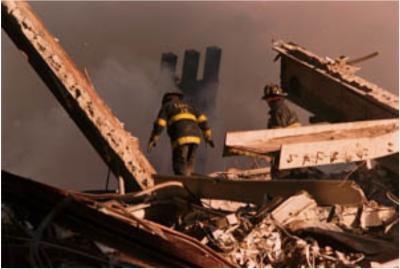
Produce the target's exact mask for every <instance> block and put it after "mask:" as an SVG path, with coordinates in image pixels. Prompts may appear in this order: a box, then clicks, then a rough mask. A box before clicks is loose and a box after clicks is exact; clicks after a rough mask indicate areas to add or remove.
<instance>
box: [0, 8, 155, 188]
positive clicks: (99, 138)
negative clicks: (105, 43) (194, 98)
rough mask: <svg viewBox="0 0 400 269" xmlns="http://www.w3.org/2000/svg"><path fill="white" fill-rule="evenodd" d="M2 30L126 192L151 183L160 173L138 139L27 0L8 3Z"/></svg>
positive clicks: (4, 11)
mask: <svg viewBox="0 0 400 269" xmlns="http://www.w3.org/2000/svg"><path fill="white" fill-rule="evenodd" d="M1 5H2V28H3V29H4V31H5V32H6V33H7V34H8V36H9V37H10V38H11V40H12V41H13V42H14V44H15V45H16V46H17V47H18V49H20V50H22V51H23V52H24V53H25V54H26V55H27V57H28V61H29V63H30V64H31V65H32V67H33V68H34V70H35V71H36V72H37V74H38V75H39V76H40V78H41V79H42V80H43V82H44V83H45V84H46V85H47V86H48V87H49V89H50V90H51V92H52V93H53V94H54V95H55V97H56V98H57V100H58V101H59V102H60V104H61V105H62V106H63V108H64V109H65V110H66V111H67V113H68V114H69V116H70V117H71V118H72V119H73V120H74V122H75V123H76V124H77V125H78V127H79V129H80V130H81V131H82V132H83V133H84V135H85V136H86V138H87V139H88V140H89V142H90V143H91V144H92V146H93V147H94V148H95V149H96V151H97V152H98V153H99V155H100V156H101V158H102V159H103V160H104V162H105V163H106V164H107V165H108V166H109V167H110V169H111V170H112V172H113V173H114V174H115V176H116V178H119V177H122V178H123V179H124V183H125V189H126V190H127V191H132V190H139V189H145V188H147V187H149V186H152V184H153V182H152V177H151V175H152V174H154V173H155V170H154V168H153V167H152V166H151V164H150V163H149V161H148V160H147V159H146V157H145V156H144V155H143V154H142V152H141V150H140V146H139V142H138V139H137V138H136V137H133V136H132V135H131V134H130V133H129V132H128V131H126V130H125V129H124V126H123V124H122V123H121V122H120V121H118V119H117V118H116V117H115V116H114V115H113V113H112V111H111V109H110V108H109V107H108V106H107V105H106V104H105V103H104V101H103V100H102V99H101V98H100V97H99V96H98V95H97V93H96V90H95V89H94V87H93V85H91V83H90V82H89V81H88V79H87V78H86V77H85V76H84V75H83V74H82V72H80V71H79V70H78V68H77V67H76V66H75V64H74V63H73V61H72V60H71V59H70V58H69V57H68V55H67V53H66V52H65V51H64V49H63V48H62V47H61V45H60V44H59V42H58V40H57V39H56V38H55V37H54V36H53V35H52V34H51V33H49V31H48V30H47V29H46V27H45V25H44V24H43V23H42V22H41V21H40V19H39V18H38V17H37V16H36V14H34V12H33V11H32V9H31V7H30V6H29V4H28V3H27V2H25V1H3V2H2V3H1Z"/></svg>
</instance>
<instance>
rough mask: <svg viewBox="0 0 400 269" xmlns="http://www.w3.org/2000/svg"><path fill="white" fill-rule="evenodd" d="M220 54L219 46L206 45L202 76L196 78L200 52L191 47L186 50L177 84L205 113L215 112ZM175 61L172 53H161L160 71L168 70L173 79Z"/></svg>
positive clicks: (174, 75) (175, 57) (175, 58)
mask: <svg viewBox="0 0 400 269" xmlns="http://www.w3.org/2000/svg"><path fill="white" fill-rule="evenodd" d="M221 54H222V50H221V48H219V47H216V46H210V47H207V49H206V59H205V63H204V70H203V78H202V79H197V74H198V70H199V64H200V52H198V51H197V50H192V49H189V50H186V51H185V55H184V59H183V64H182V75H181V79H180V81H179V83H178V84H177V86H178V87H179V88H180V89H181V90H182V92H183V93H184V94H185V96H186V97H187V98H188V99H189V101H190V102H192V103H193V104H194V105H195V106H196V107H197V108H198V109H200V110H202V111H205V112H207V114H213V113H214V112H215V105H216V98H217V90H218V81H219V68H220V62H221ZM176 62H177V56H176V55H175V54H174V53H172V52H169V53H163V54H162V55H161V72H162V73H165V72H168V73H169V76H170V77H171V78H173V79H174V78H175V77H176V74H175V73H176Z"/></svg>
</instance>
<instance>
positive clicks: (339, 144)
mask: <svg viewBox="0 0 400 269" xmlns="http://www.w3.org/2000/svg"><path fill="white" fill-rule="evenodd" d="M232 149H240V151H236V150H233V151H232ZM398 149H399V126H398V120H397V119H390V120H374V121H360V122H351V123H336V124H322V125H309V126H303V127H296V128H281V129H266V130H256V131H244V132H243V131H242V132H228V133H227V134H226V138H225V150H224V152H225V154H226V155H233V154H242V153H243V152H251V153H253V154H259V155H265V154H268V153H272V152H279V156H280V158H279V169H280V170H283V169H293V168H302V167H311V166H321V165H327V164H330V165H332V164H339V163H351V162H359V161H366V160H371V159H377V158H381V157H384V156H388V155H393V154H396V153H398V151H399V150H398Z"/></svg>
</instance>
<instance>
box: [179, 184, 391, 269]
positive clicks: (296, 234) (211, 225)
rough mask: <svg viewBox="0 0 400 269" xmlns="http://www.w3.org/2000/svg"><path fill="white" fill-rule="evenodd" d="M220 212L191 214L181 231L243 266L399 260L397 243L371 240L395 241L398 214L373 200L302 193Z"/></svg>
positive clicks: (344, 264)
mask: <svg viewBox="0 0 400 269" xmlns="http://www.w3.org/2000/svg"><path fill="white" fill-rule="evenodd" d="M223 212H224V211H222V210H221V211H220V212H219V213H220V215H219V216H218V215H217V214H209V213H208V214H207V213H205V212H201V211H197V212H190V213H188V214H187V215H186V216H185V217H184V218H183V219H184V224H185V225H183V226H182V227H181V230H182V231H183V232H185V233H187V234H190V235H192V236H195V237H197V238H198V239H199V240H200V241H201V242H202V243H203V244H207V245H208V246H210V247H212V248H213V249H215V250H216V251H218V252H221V253H223V255H224V256H225V257H226V258H227V259H229V260H230V261H232V262H234V263H235V264H238V265H239V266H241V267H249V268H254V267H257V268H261V267H306V268H315V267H370V266H372V264H371V263H374V261H375V260H374V259H377V260H379V261H382V260H387V259H389V260H390V259H396V258H397V251H398V250H397V249H396V247H395V245H392V244H391V243H389V242H386V241H382V240H377V239H374V238H386V239H388V238H390V236H392V239H391V240H394V241H396V237H398V231H394V230H395V229H394V228H393V227H394V224H396V223H397V221H398V214H397V212H396V210H395V209H394V208H393V207H385V206H378V205H377V203H376V202H370V203H369V204H365V205H363V206H361V207H357V206H348V207H344V206H338V205H336V206H329V207H326V206H325V207H321V206H318V205H317V203H316V202H315V200H314V199H313V198H312V197H311V196H310V195H309V194H308V193H306V192H300V193H298V194H297V195H294V196H292V197H290V198H288V199H286V200H283V199H280V198H277V199H273V200H271V201H269V202H268V203H266V204H265V205H263V206H261V207H257V206H254V205H245V206H241V207H239V208H238V209H237V210H235V211H234V212H229V211H225V212H224V213H223ZM222 214H223V216H221V215H222ZM371 229H372V230H374V232H373V233H372V234H373V235H374V237H372V236H371V232H370V231H369V230H371ZM390 233H392V234H391V235H389V234H390ZM377 246H380V247H379V248H377ZM372 257H374V258H372Z"/></svg>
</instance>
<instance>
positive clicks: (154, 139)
mask: <svg viewBox="0 0 400 269" xmlns="http://www.w3.org/2000/svg"><path fill="white" fill-rule="evenodd" d="M159 139H160V137H159V136H152V137H151V138H150V140H149V143H148V144H147V152H150V151H151V150H152V149H153V148H154V147H155V146H156V145H157V142H158V140H159Z"/></svg>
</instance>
